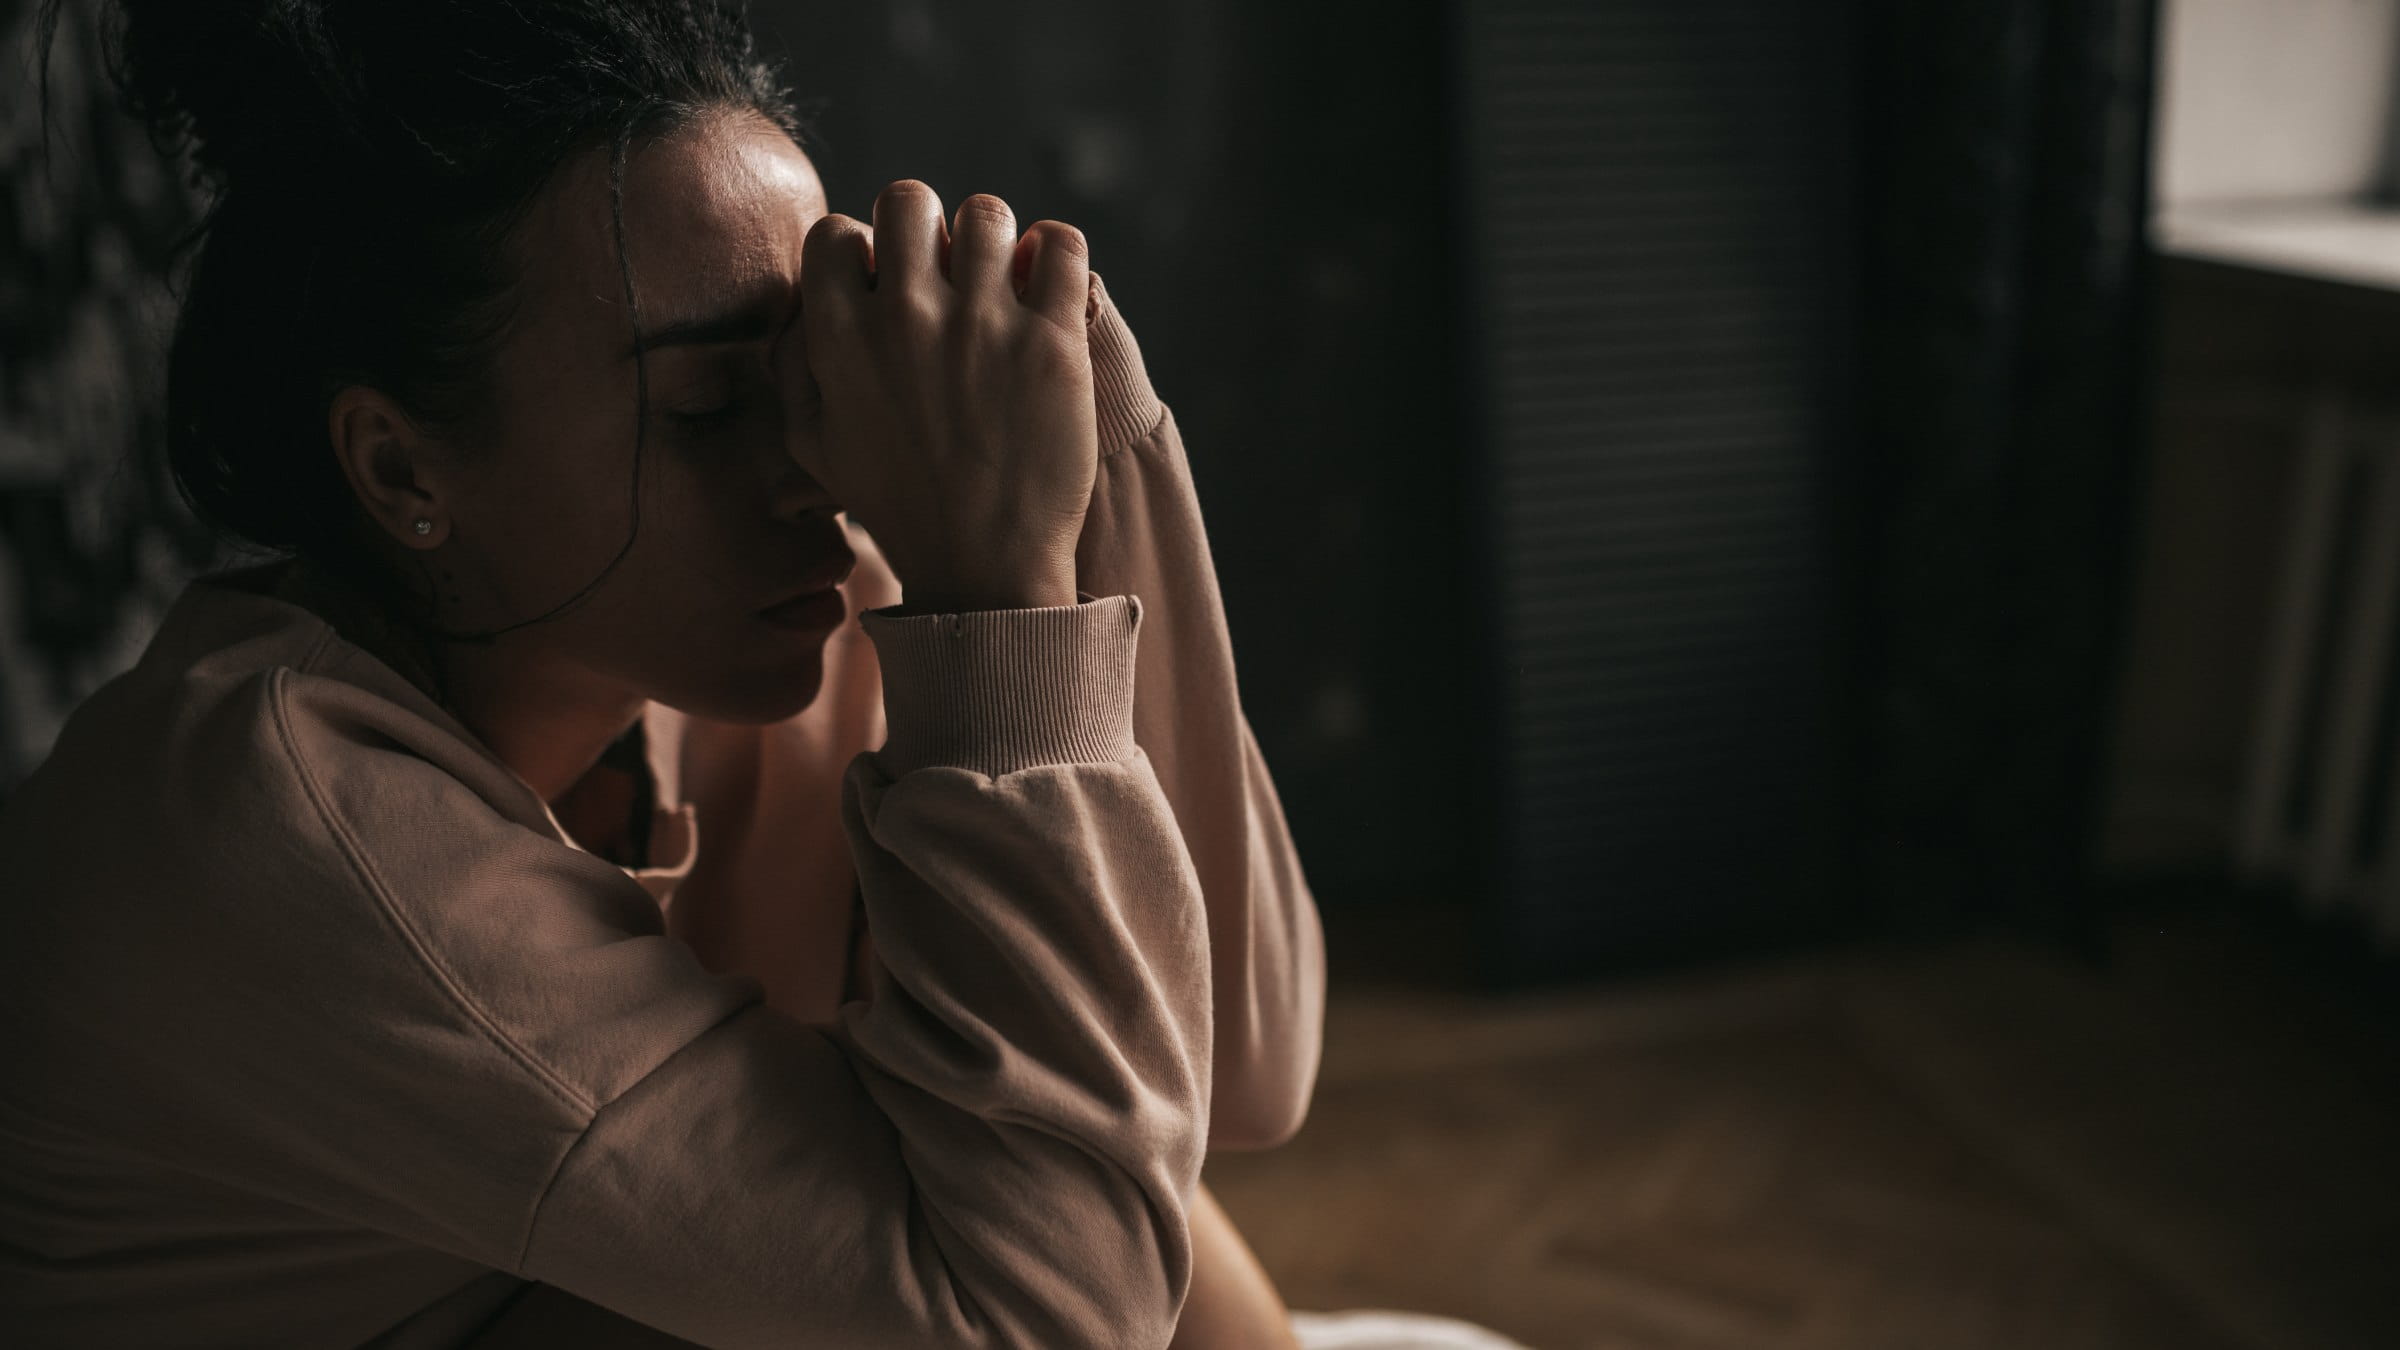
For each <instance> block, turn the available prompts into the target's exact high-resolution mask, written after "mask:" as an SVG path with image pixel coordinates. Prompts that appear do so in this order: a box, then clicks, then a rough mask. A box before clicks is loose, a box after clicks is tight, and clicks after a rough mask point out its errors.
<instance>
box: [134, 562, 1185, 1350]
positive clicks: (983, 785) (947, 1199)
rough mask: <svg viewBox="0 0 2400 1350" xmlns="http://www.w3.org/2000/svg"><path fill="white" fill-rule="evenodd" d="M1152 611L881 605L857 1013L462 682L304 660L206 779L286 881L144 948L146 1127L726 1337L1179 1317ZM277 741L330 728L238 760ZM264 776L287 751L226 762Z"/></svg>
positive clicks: (721, 1343)
mask: <svg viewBox="0 0 2400 1350" xmlns="http://www.w3.org/2000/svg"><path fill="white" fill-rule="evenodd" d="M1141 618H1142V606H1141V603H1140V601H1139V600H1138V599H1137V598H1135V597H1132V596H1122V595H1120V596H1110V597H1106V598H1102V599H1096V600H1092V601H1089V602H1087V603H1080V604H1076V605H1069V606H1059V607H1055V608H1047V609H1022V610H1000V611H990V612H982V613H965V614H932V615H925V616H921V617H915V618H894V617H891V616H889V615H886V614H881V613H874V612H870V613H868V614H865V615H863V616H862V619H861V622H862V624H863V626H864V628H865V631H866V632H867V633H868V635H869V636H870V637H871V638H872V639H873V640H874V641H875V642H876V643H877V645H878V649H879V651H880V653H881V656H882V659H883V668H884V673H885V678H886V689H885V700H886V705H887V709H888V712H889V721H890V735H889V738H888V739H887V741H886V743H885V744H884V745H883V747H881V748H880V749H878V750H873V751H862V752H861V753H860V754H859V755H858V756H857V757H856V758H855V759H854V760H853V761H852V763H851V765H850V767H849V770H848V772H847V775H846V777H845V779H844V781H843V784H842V788H843V792H842V812H843V824H844V827H845V829H846V831H847V833H848V838H849V841H850V844H851V846H852V849H853V851H854V853H855V855H856V861H857V865H858V876H859V881H860V885H861V890H862V893H863V896H864V903H865V905H866V906H867V908H868V910H869V911H870V913H871V916H872V921H873V923H874V926H875V932H876V934H877V935H878V938H879V941H878V943H877V948H878V952H879V956H880V960H879V962H878V965H877V967H876V978H877V981H878V983H879V986H880V987H879V989H878V991H877V996H876V997H875V998H874V999H873V1000H872V1001H871V1002H868V1001H859V1002H854V1003H852V1004H849V1005H846V1006H845V1007H844V1008H843V1009H842V1010H841V1016H840V1017H839V1019H838V1020H837V1021H836V1022H834V1023H833V1024H830V1025H820V1024H811V1023H804V1022H802V1021H800V1020H798V1019H796V1018H794V1017H792V1016H790V1015H788V1014H786V1013H784V1012H782V1011H780V1010H778V1009H776V1008H774V1007H773V1006H771V1005H769V1004H768V1003H766V1002H765V1001H764V999H763V997H762V987H761V985H760V984H759V982H758V981H757V980H755V979H754V978H751V977H749V976H746V975H740V974H734V973H716V972H711V971H710V970H708V969H707V968H705V967H704V966H702V965H701V964H700V963H699V961H698V960H697V958H696V956H695V955H694V953H693V952H692V950H691V949H690V948H689V947H688V946H687V945H686V944H684V943H683V942H681V941H679V940H678V939H676V938H674V937H672V936H669V935H668V934H667V933H666V932H665V929H664V925H663V922H662V916H661V914H660V913H659V910H658V907H657V905H656V904H655V902H654V901H652V900H651V898H650V897H649V895H648V894H647V893H646V892H644V891H643V890H642V889H641V887H640V886H639V885H637V884H636V883H635V882H634V880H633V879H632V878H631V877H630V876H628V875H627V874H626V873H625V872H624V871H622V870H620V869H617V868H615V867H613V866H612V865H610V864H608V863H606V862H605V861H603V860H600V859H597V858H594V857H592V856H591V855H589V854H586V853H582V852H579V851H577V850H573V849H569V848H566V847H563V846H561V845H560V844H559V842H558V841H557V840H555V839H551V838H548V837H545V836H543V835H541V834H539V833H537V832H536V831H535V830H532V829H529V828H527V827H526V826H525V825H524V824H522V823H519V822H518V821H517V820H515V819H513V818H510V817H508V816H507V815H505V814H504V813H502V812H500V811H495V810H494V809H493V806H492V804H491V802H490V800H489V799H487V798H485V797H483V796H480V795H478V792H477V791H476V790H471V789H470V787H469V786H468V780H467V779H466V778H462V777H461V776H460V775H461V774H462V773H465V774H468V775H470V776H471V775H472V774H473V773H474V772H476V769H475V765H474V764H473V763H471V762H467V763H454V764H452V765H449V766H445V765H444V764H442V763H438V762H436V761H435V760H434V759H431V758H427V757H426V756H427V755H428V754H435V755H438V754H445V753H450V752H449V751H448V750H446V749H444V748H443V745H444V743H441V742H437V741H433V740H428V739H426V733H425V732H424V731H423V729H422V726H421V724H418V723H412V722H408V721H407V720H406V719H397V720H396V719H394V718H393V717H390V716H388V715H386V713H385V711H384V710H385V709H387V708H388V707H389V705H388V704H383V703H377V702H375V701H372V700H367V699H363V698H361V697H360V696H359V695H358V693H357V691H356V690H355V689H353V688H351V687H350V686H348V685H345V684H342V683H340V682H338V681H333V680H325V679H318V678H315V677H310V676H298V677H292V676H291V672H288V671H287V672H284V675H285V677H287V678H285V679H283V680H282V681H281V682H280V685H279V686H278V687H282V688H283V692H282V693H280V694H277V695H273V696H272V701H271V707H272V709H273V711H271V712H269V714H268V715H267V716H266V717H265V718H264V719H253V718H249V717H245V716H240V715H228V716H224V717H219V718H216V719H214V720H215V723H216V724H218V725H222V726H224V727H226V728H228V730H227V731H226V732H225V734H224V736H223V737H221V738H220V739H221V740H223V741H224V742H226V743H227V750H226V751H225V752H223V753H220V752H219V751H218V750H217V749H216V748H215V747H214V746H213V745H211V744H195V746H194V748H193V750H192V751H191V753H190V754H189V755H187V756H185V757H183V758H181V759H178V760H177V761H176V763H178V764H184V763H188V764H190V765H192V766H194V767H193V768H192V770H191V781H190V782H189V783H181V782H178V783H176V784H169V785H167V786H168V788H170V789H172V790H173V791H174V794H175V795H176V796H177V797H178V798H181V799H188V800H190V801H192V802H193V803H194V806H193V807H192V808H190V809H188V810H186V811H184V812H183V813H182V814H180V815H178V816H176V817H174V819H176V820H178V821H180V822H181V823H180V824H179V825H178V828H179V829H184V830H187V831H189V837H190V838H191V839H193V840H194V841H202V840H223V841H226V842H225V844H224V847H225V848H226V849H228V850H237V849H238V851H239V853H240V855H241V858H242V864H241V865H242V867H243V868H245V869H246V871H245V873H244V875H245V877H246V880H247V882H248V884H247V885H245V886H244V887H243V888H242V889H241V890H240V891H239V893H236V892H234V891H232V890H230V889H228V890H226V891H225V893H224V894H223V896H222V897H218V896H217V892H215V891H208V892H202V893H200V894H201V895H204V896H206V897H209V898H208V899H207V900H206V903H205V905H204V904H203V903H202V902H201V901H200V900H198V899H193V900H187V901H186V902H185V903H184V904H183V905H181V906H180V907H179V908H178V909H177V910H175V911H174V912H173V913H174V920H175V926H174V927H173V929H172V930H171V931H168V932H165V933H164V934H163V935H162V937H161V939H160V942H159V944H158V945H157V950H156V952H155V953H150V952H148V951H147V950H145V951H143V952H133V953H128V954H127V955H126V956H125V957H124V959H123V962H122V964H125V965H127V966H128V967H132V966H136V965H138V967H139V969H140V971H141V978H142V979H143V980H145V981H147V982H148V983H149V984H150V985H152V986H153V987H152V988H150V989H149V990H148V991H147V997H148V998H150V999H151V1000H152V1003H153V1005H154V1006H168V1005H173V1006H176V1007H177V1008H178V1009H179V1015H178V1016H176V1017H173V1018H169V1019H164V1020H163V1021H160V1020H158V1019H151V1020H149V1021H147V1022H144V1023H143V1024H142V1026H141V1028H140V1029H139V1034H138V1036H137V1035H136V1034H135V1029H134V1027H133V1025H132V1023H131V1022H130V1021H129V1022H128V1027H127V1032H126V1034H125V1035H124V1036H123V1037H121V1038H119V1040H118V1041H117V1042H116V1044H117V1045H119V1046H121V1047H123V1051H122V1053H120V1054H118V1055H117V1057H116V1060H114V1061H111V1060H108V1059H107V1058H106V1057H102V1059H101V1062H117V1063H118V1064H119V1067H120V1068H121V1069H122V1070H123V1082H124V1083H126V1084H132V1085H139V1086H140V1088H141V1090H142V1091H143V1092H144V1093H148V1094H151V1096H149V1097H146V1098H144V1099H143V1100H142V1101H139V1102H128V1103H127V1105H126V1107H125V1108H124V1109H123V1110H122V1111H121V1112H119V1114H118V1117H117V1119H118V1120H119V1121H120V1122H121V1124H120V1125H118V1126H117V1127H116V1128H120V1129H122V1130H132V1131H136V1132H137V1133H138V1134H139V1136H140V1138H141V1140H142V1146H143V1147H144V1149H145V1150H146V1151H148V1152H151V1153H153V1154H155V1155H156V1156H159V1157H160V1158H161V1159H162V1160H166V1161H170V1162H173V1163H175V1164H177V1165H178V1166H181V1167H183V1168H185V1169H187V1170H189V1171H191V1172H193V1173H195V1174H198V1175H204V1176H208V1177H211V1178H214V1179H216V1180H218V1181H220V1182H222V1183H225V1184H229V1185H233V1186H238V1187H240V1188H241V1189H243V1190H244V1191H247V1192H250V1193H254V1194H261V1195H266V1196H271V1197H275V1198H279V1199H281V1200H284V1201H287V1202H289V1203H290V1204H291V1205H293V1206H295V1207H297V1208H298V1209H299V1210H301V1211H306V1212H312V1213H314V1214H319V1215H324V1216H327V1217H328V1218H330V1219H332V1220H335V1221H338V1222H339V1223H343V1224H352V1225H359V1226H363V1227H367V1228H371V1229H374V1230H376V1231H379V1232H383V1233H388V1234H391V1235H394V1236H397V1237H400V1238H403V1239H405V1240H408V1241H411V1242H415V1243H419V1244H422V1245H424V1246H427V1247H431V1248H434V1249H437V1250H440V1251H444V1252H449V1253H452V1254H455V1255H458V1256H462V1257H466V1258H468V1259H471V1260H474V1261H476V1262H478V1263H479V1264H483V1265H486V1266H489V1267H492V1268H495V1269H502V1270H507V1271H510V1272H512V1273H514V1274H516V1275H517V1276H519V1277H521V1278H524V1279H527V1280H531V1281H537V1282H539V1283H540V1284H543V1285H547V1286H550V1287H552V1288H554V1289H556V1290H559V1291H563V1293H565V1294H566V1295H570V1296H572V1297H573V1298H575V1299H579V1300H582V1301H584V1302H588V1303H590V1304H594V1305H598V1306H599V1307H601V1308H605V1309H607V1310H609V1311H611V1312H613V1313H616V1314H618V1315H620V1316H622V1317H625V1318H629V1319H632V1320H633V1321H636V1322H640V1323H644V1324H647V1325H648V1326H650V1327H653V1328H656V1329H658V1330H659V1331H662V1332H665V1333H668V1334H671V1335H673V1336H676V1337H680V1338H683V1339H685V1340H689V1341H693V1342H698V1343H700V1344H705V1345H709V1346H713V1347H721V1348H723V1350H743V1348H744V1347H759V1348H760V1350H766V1348H767V1347H778V1348H779V1347H785V1346H790V1345H795V1344H803V1343H805V1344H824V1345H842V1346H857V1347H861V1348H862V1350H868V1348H871V1347H891V1348H892V1350H903V1348H905V1350H921V1347H924V1346H931V1345H942V1346H961V1347H992V1348H995V1350H996V1348H998V1347H1012V1348H1014V1350H1033V1348H1034V1347H1041V1348H1042V1350H1083V1348H1087V1347H1088V1348H1089V1350H1101V1348H1102V1347H1107V1348H1108V1350H1122V1348H1124V1347H1151V1348H1152V1350H1156V1348H1157V1347H1163V1346H1165V1345H1166V1344H1167V1343H1168V1341H1169V1339H1170V1337H1171V1336H1172V1334H1173V1331H1174V1327H1175V1324H1176V1319H1177V1316H1178V1314H1179V1312H1180V1310H1181V1307H1182V1302H1183V1298H1184V1295H1185V1293H1186V1292H1187V1290H1188V1288H1189V1281H1190V1275H1191V1264H1192V1253H1191V1242H1190V1236H1189V1231H1188V1228H1187V1219H1186V1204H1187V1202H1188V1199H1189V1197H1190V1196H1191V1194H1192V1192H1193V1189H1194V1187H1195V1186H1196V1184H1197V1182H1198V1179H1199V1175H1200V1168H1201V1164H1202V1160H1203V1157H1204V1152H1205V1141H1206V1132H1207V1116H1208V1101H1209V1081H1208V1075H1209V1066H1210V1062H1211V1061H1210V1036H1211V1022H1210V1008H1209V983H1208V959H1209V953H1208V942H1207V934H1206V928H1205V923H1204V919H1203V915H1202V907H1201V905H1202V902H1201V898H1200V891H1199V885H1198V881H1197V878H1196V877H1195V875H1194V873H1193V870H1192V866H1191V860H1190V857H1189V855H1188V854H1187V853H1186V852H1185V849H1184V846H1183V842H1182V839H1181V837H1180V835H1179V834H1178V833H1177V831H1176V829H1175V821H1174V817H1173V815H1172V812H1171V810H1170V808H1169V806H1168V804H1167V801H1166V798H1165V796H1164V795H1163V794H1162V793H1161V791H1160V789H1159V785H1158V781H1157V778H1156V777H1155V776H1154V774H1153V773H1152V770H1151V768H1150V764H1149V761H1148V759H1147V758H1146V756H1145V755H1144V754H1143V752H1142V750H1141V748H1140V747H1139V746H1138V744H1137V743H1136V742H1135V741H1134V739H1133V733H1132V721H1131V703H1132V696H1133V678H1134V662H1135V653H1136V651H1137V647H1138V642H1137V639H1138V636H1139V629H1140V626H1141ZM286 686H288V687H286ZM233 711H234V712H235V713H238V709H235V710H233ZM260 725H264V726H267V727H270V728H271V729H272V730H271V731H269V732H267V733H265V734H263V735H262V736H260V737H256V738H252V737H250V736H249V733H248V728H250V727H253V726H260ZM412 742H421V743H422V745H424V746H426V747H431V748H430V749H420V750H419V751H416V752H412V751H410V750H408V749H405V748H403V747H404V746H406V745H408V744H411V743H412ZM253 743H255V744H260V745H272V746H274V747H275V748H274V750H273V751H272V754H273V755H274V756H275V758H276V759H277V760H278V761H279V762H281V763H283V764H286V765H288V766H290V770H291V771H289V772H286V773H284V774H282V775H281V776H276V775H272V774H259V775H254V776H253V775H239V776H235V777H230V778H229V777H227V776H226V775H227V770H226V767H225V766H226V765H227V764H228V763H229V762H231V760H232V758H234V757H236V756H237V755H238V754H239V753H246V751H245V750H244V747H245V746H246V745H248V744H253ZM462 749H463V747H462ZM201 766H205V767H201ZM252 782H256V783H261V784H265V785H267V787H268V789H270V790H272V791H274V792H278V793H281V792H284V791H286V790H287V789H285V788H283V787H279V786H276V785H278V784H288V785H289V787H288V792H289V794H290V795H289V796H288V797H285V796H275V797H271V798H268V797H259V796H257V795H256V794H255V793H251V795H247V796H245V795H242V792H232V791H229V790H228V785H229V784H231V785H237V786H238V785H239V784H245V783H252ZM242 791H243V792H248V791H249V789H243V790H242ZM261 821H276V822H282V823H281V824H279V825H277V826H276V827H274V828H272V829H271V830H270V829H267V828H263V827H262V826H261V825H260V824H259V822H261ZM197 846H199V845H198V844H197V843H195V847H197ZM232 866H233V859H232V855H231V854H229V855H228V858H227V867H226V868H225V869H218V871H219V872H222V873H223V874H227V875H230V874H231V871H230V869H231V868H232ZM212 874H214V873H212ZM129 978H130V976H129ZM127 1055H135V1056H139V1057H140V1058H141V1062H140V1064H138V1065H126V1064H124V1063H123V1062H122V1061H123V1060H124V1058H125V1057H126V1056H127ZM108 1081H110V1082H112V1083H115V1082H117V1081H118V1080H116V1079H110V1080H108ZM127 1090H128V1091H130V1090H131V1089H130V1087H129V1088H127ZM160 1094H164V1095H160ZM150 1121H157V1122H160V1123H159V1124H158V1125H157V1126H156V1127H153V1126H152V1125H150V1124H147V1123H145V1122H150ZM169 1121H171V1122H172V1128H168V1127H167V1126H166V1124H165V1122H169Z"/></svg>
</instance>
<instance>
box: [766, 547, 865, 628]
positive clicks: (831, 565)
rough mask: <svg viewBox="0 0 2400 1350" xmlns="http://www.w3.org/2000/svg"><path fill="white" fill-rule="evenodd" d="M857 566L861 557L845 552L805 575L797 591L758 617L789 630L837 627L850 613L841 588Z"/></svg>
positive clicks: (802, 576) (769, 607)
mask: <svg viewBox="0 0 2400 1350" xmlns="http://www.w3.org/2000/svg"><path fill="white" fill-rule="evenodd" d="M856 566H858V555H857V554H855V553H852V552H850V551H849V550H848V549H844V550H843V551H842V552H840V553H838V554H835V555H834V556H832V557H830V558H827V559H826V560H825V561H823V562H821V563H819V564H817V565H816V566H815V567H813V568H811V569H809V570H808V571H807V572H805V573H803V574H802V575H801V579H800V584H799V587H798V589H797V590H795V591H794V592H792V593H791V594H789V595H786V596H785V597H784V598H783V599H781V600H778V601H776V602H775V603H774V604H772V605H769V606H767V607H766V608H765V609H762V610H760V611H759V612H758V615H759V617H760V618H762V619H765V620H767V621H768V622H770V623H774V624H779V625H781V626H783V627H786V628H831V627H838V626H839V625H840V624H841V622H842V620H843V619H845V618H847V617H849V612H850V611H849V602H848V601H847V600H846V599H845V598H844V597H843V595H842V592H841V589H840V588H841V584H842V583H843V582H844V581H847V580H849V579H850V572H851V569H853V568H855V567H856Z"/></svg>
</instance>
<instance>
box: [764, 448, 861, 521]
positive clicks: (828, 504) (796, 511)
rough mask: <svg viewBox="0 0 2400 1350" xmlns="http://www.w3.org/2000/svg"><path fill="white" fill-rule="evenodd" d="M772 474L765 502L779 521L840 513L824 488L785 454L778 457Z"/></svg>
mask: <svg viewBox="0 0 2400 1350" xmlns="http://www.w3.org/2000/svg"><path fill="white" fill-rule="evenodd" d="M775 460H776V463H775V468H774V470H773V473H774V479H773V482H772V484H771V485H770V486H769V489H768V494H767V497H768V502H769V504H770V508H771V509H772V510H773V511H774V513H775V517H776V518H777V519H778V520H797V519H799V518H800V517H802V516H805V515H808V514H809V513H811V512H815V511H839V510H840V509H841V506H842V504H841V503H840V502H837V501H835V500H834V499H833V494H832V493H831V492H828V491H826V489H825V485H824V484H823V483H820V482H818V481H817V480H816V479H815V478H814V477H813V476H811V475H810V474H809V472H808V470H806V469H804V468H801V467H800V462H799V461H798V460H795V459H793V458H792V457H791V456H790V455H788V454H778V455H776V457H775Z"/></svg>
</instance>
